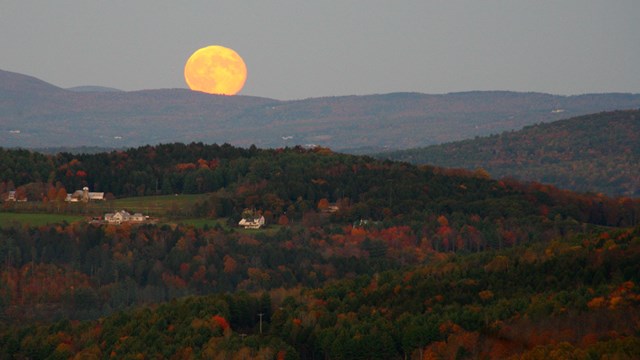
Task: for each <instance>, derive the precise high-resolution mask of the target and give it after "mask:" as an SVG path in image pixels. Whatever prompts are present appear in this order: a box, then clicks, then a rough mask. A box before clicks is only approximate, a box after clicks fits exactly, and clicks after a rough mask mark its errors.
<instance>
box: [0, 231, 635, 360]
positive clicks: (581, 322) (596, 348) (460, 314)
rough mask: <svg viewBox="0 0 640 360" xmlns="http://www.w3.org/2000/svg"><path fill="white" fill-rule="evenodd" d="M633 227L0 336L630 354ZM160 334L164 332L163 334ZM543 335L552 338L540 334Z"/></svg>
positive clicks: (120, 345)
mask: <svg viewBox="0 0 640 360" xmlns="http://www.w3.org/2000/svg"><path fill="white" fill-rule="evenodd" d="M639 281H640V228H636V229H634V230H617V231H610V232H601V233H599V234H591V235H588V236H585V235H576V236H573V237H571V238H570V239H566V240H564V241H552V242H548V243H544V244H543V243H539V244H529V245H520V246H517V247H513V248H510V249H506V250H493V251H486V252H482V253H477V254H442V253H441V254H440V255H439V256H437V257H433V258H432V259H431V261H430V262H429V263H428V264H426V265H417V266H411V267H408V268H404V269H402V270H400V269H397V270H384V271H379V272H378V271H377V272H373V273H370V274H367V273H365V272H360V273H352V274H348V275H346V276H342V277H341V279H339V280H337V279H336V280H334V281H331V282H328V283H326V284H324V285H322V286H320V287H318V288H316V289H302V290H300V289H298V290H296V289H294V290H284V289H273V290H271V291H255V292H252V294H249V293H246V292H242V291H240V292H235V293H233V294H226V295H225V294H220V293H218V294H214V295H207V296H200V297H186V298H182V299H179V300H173V301H170V302H167V303H163V304H161V305H154V306H146V307H141V308H137V309H134V310H126V311H123V312H118V313H115V314H112V315H109V316H106V317H104V318H101V319H99V320H90V321H81V322H70V321H69V320H64V321H60V322H55V323H52V324H44V325H30V326H26V327H20V326H16V325H13V326H11V327H7V328H6V329H5V330H4V331H0V350H1V351H2V353H4V354H11V355H13V356H17V357H34V358H47V357H50V356H54V357H60V358H74V357H75V358H82V357H83V356H84V357H86V356H89V355H92V356H96V357H105V356H111V357H114V356H115V357H121V358H126V357H136V356H140V354H144V355H145V356H147V357H162V358H234V359H235V358H237V359H241V358H243V357H253V358H279V359H296V358H304V359H312V358H335V359H401V358H409V357H410V358H425V357H429V356H432V357H444V358H497V357H500V358H505V357H509V356H514V357H515V356H524V357H525V358H529V359H543V358H553V356H555V358H562V357H565V356H567V355H571V356H582V357H590V358H600V357H602V356H605V355H606V356H615V357H619V358H634V357H636V356H637V355H638V354H639V353H640V338H639V337H638V335H637V334H638V321H639V320H640V312H639V311H638V309H639V307H638V305H640V289H639V288H638V284H639ZM168 339H170V341H169V340H168ZM551 340H553V341H551Z"/></svg>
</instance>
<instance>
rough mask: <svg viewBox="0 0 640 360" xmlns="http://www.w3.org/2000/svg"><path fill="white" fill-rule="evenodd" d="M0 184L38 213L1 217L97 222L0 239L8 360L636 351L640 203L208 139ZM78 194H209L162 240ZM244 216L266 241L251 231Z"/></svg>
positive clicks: (3, 167) (18, 174) (20, 228)
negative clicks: (105, 220) (262, 223)
mask: <svg viewBox="0 0 640 360" xmlns="http://www.w3.org/2000/svg"><path fill="white" fill-rule="evenodd" d="M0 176H1V181H0V186H1V187H2V188H1V189H0V190H1V191H0V193H3V196H2V198H3V199H5V196H4V194H6V193H7V192H8V191H12V190H14V189H15V191H16V194H17V195H18V196H17V197H18V198H21V196H23V195H24V196H26V197H27V198H28V200H29V201H27V202H25V203H18V202H12V201H5V202H4V203H3V204H2V207H3V211H14V212H16V211H25V210H28V211H38V212H53V213H60V214H68V213H73V214H80V215H84V216H85V217H86V219H85V220H81V221H77V222H73V223H67V222H61V223H50V224H45V225H38V226H29V224H27V223H24V222H15V223H5V224H0V259H1V262H0V279H1V281H0V353H3V354H11V355H12V356H14V357H16V358H47V357H50V356H51V357H53V358H70V357H74V356H77V357H78V358H83V357H90V356H97V357H99V358H100V357H107V356H108V357H114V358H134V357H140V356H142V354H144V356H146V357H149V358H172V357H173V358H176V359H178V358H221V359H222V358H238V359H240V358H243V357H244V358H248V357H266V358H289V359H296V358H303V359H314V358H316V359H317V358H332V359H358V358H361V359H372V358H380V359H401V358H409V357H411V358H422V357H423V356H427V355H428V354H431V355H434V356H444V357H448V358H456V357H458V358H477V357H491V358H495V357H506V356H511V355H513V356H518V354H520V355H522V354H525V355H526V356H531V358H535V356H541V357H543V358H544V354H548V353H561V354H573V353H575V354H583V353H584V354H596V355H599V354H613V355H616V356H624V355H627V356H631V357H632V358H633V355H635V354H638V351H639V350H638V347H639V344H638V342H639V340H638V337H637V334H638V330H639V328H638V324H639V323H640V322H639V320H640V319H639V318H638V317H639V314H638V312H637V309H638V304H639V302H638V301H639V299H640V295H638V288H637V284H638V281H640V279H638V276H639V275H638V274H640V269H639V268H638V264H640V258H639V256H640V248H639V246H640V233H639V231H640V227H638V226H639V225H640V201H639V200H638V199H634V198H615V199H614V198H608V197H606V196H603V195H589V194H576V193H572V192H569V191H565V190H559V189H557V188H554V187H552V186H548V185H542V184H539V183H529V184H524V183H520V182H517V181H514V180H493V179H490V178H489V177H488V176H487V174H486V172H484V171H473V172H472V171H465V170H447V169H442V168H435V167H431V166H415V165H411V164H408V163H401V162H393V161H389V160H376V159H373V158H370V157H361V156H351V155H344V154H337V153H334V152H332V151H331V150H329V149H327V148H313V149H304V148H301V147H295V148H285V149H273V150H262V149H257V148H255V147H252V148H248V149H243V148H236V147H232V146H230V145H221V146H220V145H205V144H202V143H191V144H187V145H185V144H179V143H176V144H164V145H158V146H145V147H140V148H136V149H129V150H126V151H113V152H110V153H98V154H79V155H73V154H69V153H60V154H56V155H44V154H40V153H35V152H30V151H26V150H7V149H0ZM83 186H87V187H89V188H90V189H91V190H92V191H93V190H97V191H105V192H108V193H109V194H110V196H108V198H119V197H125V196H126V197H131V196H145V195H155V194H182V193H198V194H206V195H202V196H199V197H198V198H197V199H198V200H195V201H194V202H193V203H191V204H189V208H188V209H187V210H186V211H185V212H183V213H180V214H175V213H174V211H172V210H173V209H168V211H167V212H166V213H167V216H166V218H165V219H160V220H159V223H158V224H121V225H112V224H100V223H95V222H90V221H89V220H91V218H92V217H93V216H101V215H102V214H94V213H91V210H90V209H91V208H90V207H89V206H88V204H83V203H75V204H74V203H66V202H64V200H63V199H64V196H62V195H65V194H66V193H67V192H71V191H73V190H76V189H79V188H81V187H83ZM109 201H111V200H107V202H109ZM247 213H252V214H254V215H255V214H258V215H262V216H264V217H265V219H266V221H267V227H266V228H263V229H258V230H245V229H241V228H239V227H238V226H237V224H238V221H239V220H240V219H241V218H243V216H245V214H247ZM18 214H20V213H18ZM188 218H194V219H202V220H206V221H207V222H206V224H205V225H203V226H194V225H188V224H187V223H186V222H184V220H188ZM61 320H62V321H61ZM169 339H171V340H170V341H169ZM549 339H556V340H557V341H555V342H551V341H549ZM538 346H541V347H538ZM540 354H542V355H540ZM144 356H143V357H144Z"/></svg>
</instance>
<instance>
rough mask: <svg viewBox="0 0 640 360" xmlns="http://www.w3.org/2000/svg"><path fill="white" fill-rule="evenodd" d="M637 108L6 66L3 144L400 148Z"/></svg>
mask: <svg viewBox="0 0 640 360" xmlns="http://www.w3.org/2000/svg"><path fill="white" fill-rule="evenodd" d="M639 106H640V94H619V93H609V94H585V95H575V96H558V95H551V94H543V93H517V92H509V91H474V92H463V93H450V94H438V95H431V94H420V93H391V94H379V95H364V96H339V97H324V98H311V99H303V100H288V101H280V100H275V99H267V98H258V97H251V96H216V95H209V94H204V93H201V92H197V91H190V90H186V89H157V90H144V91H132V92H124V91H119V92H104V91H102V92H95V91H91V92H77V91H70V90H65V89H62V88H59V87H56V86H54V85H51V84H48V83H46V82H44V81H41V80H38V79H35V78H33V77H30V76H26V75H21V74H16V73H11V72H7V71H2V70H0V144H2V146H5V147H27V148H36V147H37V148H42V147H53V146H70V147H78V146H97V147H108V148H122V147H136V146H142V145H145V144H154V145H155V144H158V143H167V142H190V141H202V142H209V143H210V142H228V143H230V144H233V145H235V146H246V147H248V146H250V145H251V144H255V145H256V146H259V147H262V148H266V147H270V148H276V147H283V146H287V145H288V146H294V145H297V144H299V145H304V144H316V145H319V146H324V147H330V148H332V149H336V150H343V151H344V150H348V149H352V150H353V149H358V150H360V151H362V149H363V148H365V149H384V148H387V149H389V148H390V149H404V148H411V147H418V146H427V145H431V144H439V143H443V142H449V141H456V140H462V139H468V138H472V137H474V136H483V135H489V134H494V133H499V132H502V131H505V130H511V129H520V128H522V127H523V126H526V125H531V124H535V123H539V122H549V121H554V120H559V119H562V118H565V117H568V116H577V115H583V114H589V113H594V112H599V111H611V110H619V109H636V108H638V107H639Z"/></svg>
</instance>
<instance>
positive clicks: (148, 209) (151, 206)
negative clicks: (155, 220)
mask: <svg viewBox="0 0 640 360" xmlns="http://www.w3.org/2000/svg"><path fill="white" fill-rule="evenodd" d="M206 197H207V194H195V195H160V196H141V197H129V198H123V199H116V200H114V201H113V202H111V203H110V204H107V205H108V206H109V207H110V208H111V209H112V210H127V211H128V212H130V213H136V212H140V213H143V214H145V215H153V216H169V217H172V216H181V215H182V213H184V212H185V211H188V210H190V209H191V207H192V206H193V204H194V203H195V202H196V201H198V200H203V199H205V198H206ZM94 204H95V203H94ZM92 205H93V204H92Z"/></svg>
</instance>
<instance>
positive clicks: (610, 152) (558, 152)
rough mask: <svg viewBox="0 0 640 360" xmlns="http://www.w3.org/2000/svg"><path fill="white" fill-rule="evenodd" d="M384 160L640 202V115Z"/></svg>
mask: <svg viewBox="0 0 640 360" xmlns="http://www.w3.org/2000/svg"><path fill="white" fill-rule="evenodd" d="M380 156H381V157H384V158H389V159H395V160H402V161H409V162H412V163H415V164H432V165H436V166H444V167H455V168H466V169H478V168H483V169H485V170H487V171H488V172H489V173H490V174H491V175H492V176H493V177H496V178H501V177H514V178H517V179H522V180H528V181H537V182H542V183H548V184H553V185H555V186H557V187H560V188H563V189H570V190H574V191H591V192H602V193H605V194H609V195H611V196H632V197H638V196H640V110H633V111H615V112H609V113H599V114H593V115H587V116H581V117H576V118H571V119H567V120H561V121H556V122H553V123H548V124H538V125H533V126H527V127H525V128H524V129H522V130H520V131H515V132H505V133H502V134H500V135H492V136H489V137H485V138H476V139H474V140H465V141H460V142H454V143H448V144H443V145H437V146H430V147H426V148H418V149H411V150H405V151H398V152H392V153H386V154H381V155H380Z"/></svg>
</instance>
